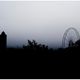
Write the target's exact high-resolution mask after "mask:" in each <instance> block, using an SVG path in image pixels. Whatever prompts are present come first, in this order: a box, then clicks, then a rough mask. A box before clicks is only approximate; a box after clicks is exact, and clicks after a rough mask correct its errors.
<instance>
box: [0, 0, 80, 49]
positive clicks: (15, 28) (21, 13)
mask: <svg viewBox="0 0 80 80" xmlns="http://www.w3.org/2000/svg"><path fill="white" fill-rule="evenodd" d="M69 27H75V28H76V29H77V30H78V31H80V2H79V1H77V2H76V1H72V2H71V1H67V2H66V1H64V2H63V1H14V2H13V1H3V2H2V1H0V28H1V29H0V32H2V31H3V30H4V31H5V32H6V33H7V36H8V46H13V47H14V46H22V45H23V44H25V43H27V40H28V39H29V40H32V39H34V40H36V41H37V42H39V43H42V44H43V43H44V44H46V45H49V46H50V47H51V45H53V46H54V47H60V46H61V45H62V37H63V34H64V32H65V30H66V29H67V28H69Z"/></svg>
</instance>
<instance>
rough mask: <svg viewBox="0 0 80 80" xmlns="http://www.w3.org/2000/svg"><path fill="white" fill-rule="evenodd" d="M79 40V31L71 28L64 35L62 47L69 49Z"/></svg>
mask: <svg viewBox="0 0 80 80" xmlns="http://www.w3.org/2000/svg"><path fill="white" fill-rule="evenodd" d="M79 39H80V36H79V33H78V31H77V30H76V29H75V28H73V27H70V28H68V29H67V30H66V31H65V33H64V35H63V39H62V47H63V48H67V47H69V46H72V44H74V43H75V42H76V41H77V40H79Z"/></svg>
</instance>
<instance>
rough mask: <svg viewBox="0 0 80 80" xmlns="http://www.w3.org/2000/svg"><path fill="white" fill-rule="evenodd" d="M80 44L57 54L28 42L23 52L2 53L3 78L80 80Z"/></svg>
mask: <svg viewBox="0 0 80 80" xmlns="http://www.w3.org/2000/svg"><path fill="white" fill-rule="evenodd" d="M79 44H80V41H79V40H78V41H77V42H75V43H74V45H73V46H70V47H68V48H65V49H63V48H60V49H57V50H54V49H50V48H48V46H45V45H43V44H38V43H37V42H36V41H35V40H33V41H30V40H28V45H25V46H23V48H6V49H1V50H0V78H29V79H31V78H33V79H35V78H38V79H39V78H40V79H41V78H60V79H61V78H80V66H79V62H80V58H79V57H80V45H79ZM76 74H77V75H76Z"/></svg>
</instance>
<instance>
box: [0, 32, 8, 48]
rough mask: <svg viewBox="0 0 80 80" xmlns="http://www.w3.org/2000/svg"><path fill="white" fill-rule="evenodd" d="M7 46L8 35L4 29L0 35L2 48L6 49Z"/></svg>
mask: <svg viewBox="0 0 80 80" xmlns="http://www.w3.org/2000/svg"><path fill="white" fill-rule="evenodd" d="M6 47H7V35H6V33H5V32H4V31H3V32H2V33H1V35H0V49H5V48H6Z"/></svg>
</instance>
